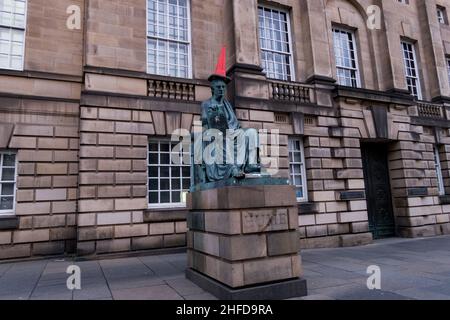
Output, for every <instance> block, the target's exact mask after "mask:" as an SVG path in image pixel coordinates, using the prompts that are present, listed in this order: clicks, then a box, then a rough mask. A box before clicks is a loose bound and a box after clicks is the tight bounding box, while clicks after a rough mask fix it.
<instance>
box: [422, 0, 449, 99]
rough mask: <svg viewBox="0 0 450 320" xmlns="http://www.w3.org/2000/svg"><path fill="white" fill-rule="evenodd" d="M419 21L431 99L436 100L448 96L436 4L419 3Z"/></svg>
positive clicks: (445, 63)
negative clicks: (421, 29) (422, 35)
mask: <svg viewBox="0 0 450 320" xmlns="http://www.w3.org/2000/svg"><path fill="white" fill-rule="evenodd" d="M419 6H420V7H421V10H419V19H420V20H421V22H422V23H421V26H422V28H423V29H424V32H423V33H424V36H425V37H424V49H425V51H426V53H427V54H426V56H427V57H428V59H429V60H428V61H429V63H427V64H426V65H424V69H425V70H427V73H428V78H429V82H430V90H431V98H437V99H438V100H439V99H440V98H441V97H442V96H449V95H450V91H449V86H448V81H449V79H448V71H447V60H446V59H445V54H444V45H443V42H442V36H441V24H440V23H439V22H438V20H437V15H436V4H435V3H434V2H432V1H425V0H422V1H420V4H419Z"/></svg>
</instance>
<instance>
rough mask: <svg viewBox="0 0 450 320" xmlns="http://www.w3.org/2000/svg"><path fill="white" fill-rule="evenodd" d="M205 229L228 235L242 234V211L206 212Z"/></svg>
mask: <svg viewBox="0 0 450 320" xmlns="http://www.w3.org/2000/svg"><path fill="white" fill-rule="evenodd" d="M204 219H205V220H204V230H205V231H208V232H213V233H220V234H226V235H233V234H240V233H241V232H242V230H241V212H240V211H222V212H220V211H209V212H206V213H204Z"/></svg>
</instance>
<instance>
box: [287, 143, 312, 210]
mask: <svg viewBox="0 0 450 320" xmlns="http://www.w3.org/2000/svg"><path fill="white" fill-rule="evenodd" d="M297 141H298V142H299V144H300V150H299V151H298V150H293V149H292V148H291V147H292V145H293V142H297ZM293 152H300V153H301V154H300V161H301V162H294V161H293V160H292V159H293V157H291V154H292V153H293ZM288 154H289V159H288V160H289V181H290V182H291V185H293V186H295V188H296V193H297V188H298V187H301V188H302V189H303V197H297V202H308V183H307V180H306V167H305V147H304V144H303V137H300V136H290V137H289V138H288ZM292 165H299V166H300V174H301V177H302V179H301V181H302V185H301V186H300V185H295V179H294V176H295V174H294V172H293V171H292Z"/></svg>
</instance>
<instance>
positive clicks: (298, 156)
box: [288, 138, 307, 201]
mask: <svg viewBox="0 0 450 320" xmlns="http://www.w3.org/2000/svg"><path fill="white" fill-rule="evenodd" d="M288 148H289V161H290V165H289V171H290V181H291V184H292V185H294V186H295V187H296V190H297V199H298V200H299V201H306V200H307V199H306V192H305V188H306V179H305V176H304V174H303V172H302V168H303V166H304V164H303V162H304V159H303V157H302V155H303V143H302V140H301V139H300V138H289V140H288Z"/></svg>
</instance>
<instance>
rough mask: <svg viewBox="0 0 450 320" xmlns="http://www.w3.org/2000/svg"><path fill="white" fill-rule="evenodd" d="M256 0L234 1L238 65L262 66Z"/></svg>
mask: <svg viewBox="0 0 450 320" xmlns="http://www.w3.org/2000/svg"><path fill="white" fill-rule="evenodd" d="M257 10H258V4H257V1H256V0H233V17H234V38H235V46H236V63H238V64H246V65H254V66H260V65H261V61H260V55H259V45H258V11H257Z"/></svg>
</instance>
